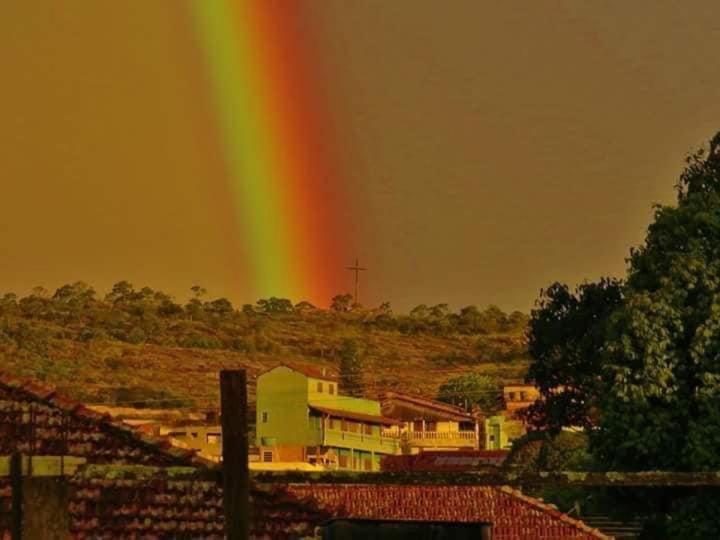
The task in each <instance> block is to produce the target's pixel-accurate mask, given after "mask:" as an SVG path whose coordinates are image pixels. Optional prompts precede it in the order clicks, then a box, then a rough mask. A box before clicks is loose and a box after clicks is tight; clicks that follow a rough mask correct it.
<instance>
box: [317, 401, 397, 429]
mask: <svg viewBox="0 0 720 540" xmlns="http://www.w3.org/2000/svg"><path fill="white" fill-rule="evenodd" d="M310 409H312V410H313V411H317V412H319V413H323V414H327V415H330V416H337V417H338V418H348V419H350V420H357V421H359V422H368V423H370V424H383V425H398V424H400V422H398V421H397V420H395V419H393V418H388V417H386V416H376V415H374V414H363V413H357V412H351V411H343V410H341V409H328V408H327V407H318V406H316V405H312V404H311V405H310Z"/></svg>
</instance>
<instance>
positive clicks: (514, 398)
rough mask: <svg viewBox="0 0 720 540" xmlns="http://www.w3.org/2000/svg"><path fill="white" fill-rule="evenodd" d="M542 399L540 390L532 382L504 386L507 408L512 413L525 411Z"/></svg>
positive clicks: (504, 398)
mask: <svg viewBox="0 0 720 540" xmlns="http://www.w3.org/2000/svg"><path fill="white" fill-rule="evenodd" d="M538 399H540V391H539V390H538V388H537V387H536V386H533V385H532V384H524V383H515V384H507V385H505V386H503V400H504V401H505V410H506V411H507V412H508V413H510V414H517V413H518V412H520V411H524V410H525V409H527V408H528V407H529V406H530V405H532V404H533V403H535V402H536V401H537V400H538Z"/></svg>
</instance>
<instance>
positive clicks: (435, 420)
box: [380, 392, 483, 454]
mask: <svg viewBox="0 0 720 540" xmlns="http://www.w3.org/2000/svg"><path fill="white" fill-rule="evenodd" d="M380 403H381V406H382V413H383V415H384V416H387V417H389V418H393V419H395V420H397V421H399V422H400V424H399V426H398V427H397V428H396V429H397V432H398V434H399V436H400V437H401V439H402V442H403V447H404V448H403V450H404V451H405V453H410V454H417V453H418V452H421V451H424V450H477V449H480V448H481V447H482V446H483V445H482V437H481V426H482V417H480V416H478V415H476V414H472V413H469V412H467V411H466V410H465V409H463V408H462V407H457V406H455V405H450V404H448V403H442V402H440V401H435V400H432V399H427V398H421V397H418V396H412V395H409V394H402V393H399V392H385V393H383V394H382V395H381V396H380Z"/></svg>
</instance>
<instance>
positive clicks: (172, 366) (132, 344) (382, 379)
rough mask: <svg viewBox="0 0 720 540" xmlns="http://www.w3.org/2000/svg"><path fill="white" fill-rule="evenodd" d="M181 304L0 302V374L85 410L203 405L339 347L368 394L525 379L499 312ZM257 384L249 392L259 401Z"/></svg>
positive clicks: (79, 293) (146, 293)
mask: <svg viewBox="0 0 720 540" xmlns="http://www.w3.org/2000/svg"><path fill="white" fill-rule="evenodd" d="M192 291H193V297H192V299H191V300H190V301H189V302H187V303H186V304H184V305H181V304H179V303H176V302H175V301H174V300H173V299H172V298H171V297H170V296H168V295H167V294H165V293H163V292H161V291H155V290H152V289H150V288H147V287H145V288H142V289H139V290H136V289H135V288H133V286H132V285H131V284H129V283H127V282H120V283H118V284H116V285H115V286H114V287H113V289H112V291H111V292H110V293H108V294H107V295H105V296H104V297H103V298H98V296H97V294H96V292H95V291H94V290H93V289H92V288H91V287H90V286H88V285H86V284H84V283H81V282H78V283H75V284H71V285H66V286H64V287H61V288H59V289H58V290H57V291H55V293H54V294H50V293H49V292H47V291H45V290H43V289H40V288H38V289H36V290H34V291H33V293H32V294H31V295H29V296H26V297H24V298H18V297H17V296H16V295H14V294H12V293H10V294H5V295H4V296H2V297H0V369H1V370H3V371H6V372H9V373H11V374H13V375H20V376H27V377H33V378H37V379H40V380H44V381H46V382H48V383H50V384H53V385H55V386H57V387H58V389H60V390H61V391H62V392H64V393H66V394H68V395H70V396H71V397H74V398H76V399H79V400H82V401H85V402H88V403H103V404H119V405H134V406H143V407H151V408H155V407H192V408H194V407H205V406H214V405H217V402H218V389H217V386H218V383H217V372H218V371H219V370H220V369H222V368H240V367H242V368H246V369H248V370H249V373H250V377H251V380H252V379H253V377H254V376H255V375H257V374H258V373H259V372H261V371H262V370H264V369H267V368H268V367H271V366H273V365H275V364H276V363H278V362H279V361H290V362H294V363H296V364H304V365H312V366H318V367H326V368H328V369H329V370H331V371H335V372H336V371H337V369H338V363H339V356H338V354H339V350H340V348H341V346H342V344H343V343H344V342H345V341H346V340H352V341H353V342H354V343H355V344H356V345H357V348H358V350H359V351H360V356H361V358H362V361H363V364H364V368H363V381H364V384H365V392H366V394H367V395H368V396H375V395H377V393H378V392H380V391H382V390H385V389H396V390H397V389H401V390H402V391H407V392H411V393H416V394H420V395H425V396H429V397H433V396H434V395H435V393H436V391H437V388H438V386H439V385H441V384H442V383H443V382H445V381H446V380H447V379H449V378H451V377H453V376H455V375H458V374H461V373H466V372H468V371H477V372H480V373H482V374H485V375H489V376H491V377H493V378H495V379H496V380H497V381H498V382H500V383H501V382H503V381H508V380H517V379H520V378H522V377H524V375H525V373H526V369H527V366H528V360H527V357H526V344H525V337H524V331H525V326H526V324H527V317H526V316H525V315H524V314H522V313H518V312H515V313H512V314H505V313H503V312H502V311H500V310H499V309H498V308H496V307H493V306H491V307H489V308H486V309H483V310H481V309H478V308H476V307H474V306H468V307H466V308H463V309H462V310H460V311H459V312H457V313H453V312H450V310H449V309H448V308H447V306H446V305H438V306H418V307H417V308H415V309H413V310H412V311H411V313H410V314H407V315H395V314H393V313H392V311H391V309H390V306H389V305H388V304H384V305H382V306H380V307H378V308H374V309H366V308H363V307H361V306H353V305H352V304H351V298H350V297H349V296H348V295H340V296H337V297H335V298H334V299H333V305H332V307H331V309H329V310H322V309H317V308H315V307H314V306H312V305H310V304H308V303H307V302H301V303H299V304H297V305H293V304H292V303H291V302H290V301H288V300H285V299H279V298H270V299H262V300H259V301H258V302H257V304H255V305H245V306H243V307H242V308H241V309H236V308H235V307H234V306H233V305H232V304H231V303H230V302H229V301H228V300H227V299H223V298H220V299H214V300H206V299H205V296H206V292H205V291H204V290H203V289H202V288H200V287H193V289H192ZM253 391H254V388H253V387H251V395H252V393H253Z"/></svg>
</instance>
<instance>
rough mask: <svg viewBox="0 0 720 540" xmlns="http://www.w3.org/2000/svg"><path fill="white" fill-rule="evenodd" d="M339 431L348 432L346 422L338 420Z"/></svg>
mask: <svg viewBox="0 0 720 540" xmlns="http://www.w3.org/2000/svg"><path fill="white" fill-rule="evenodd" d="M340 430H341V431H347V430H348V422H347V420H345V419H342V420H340Z"/></svg>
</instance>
